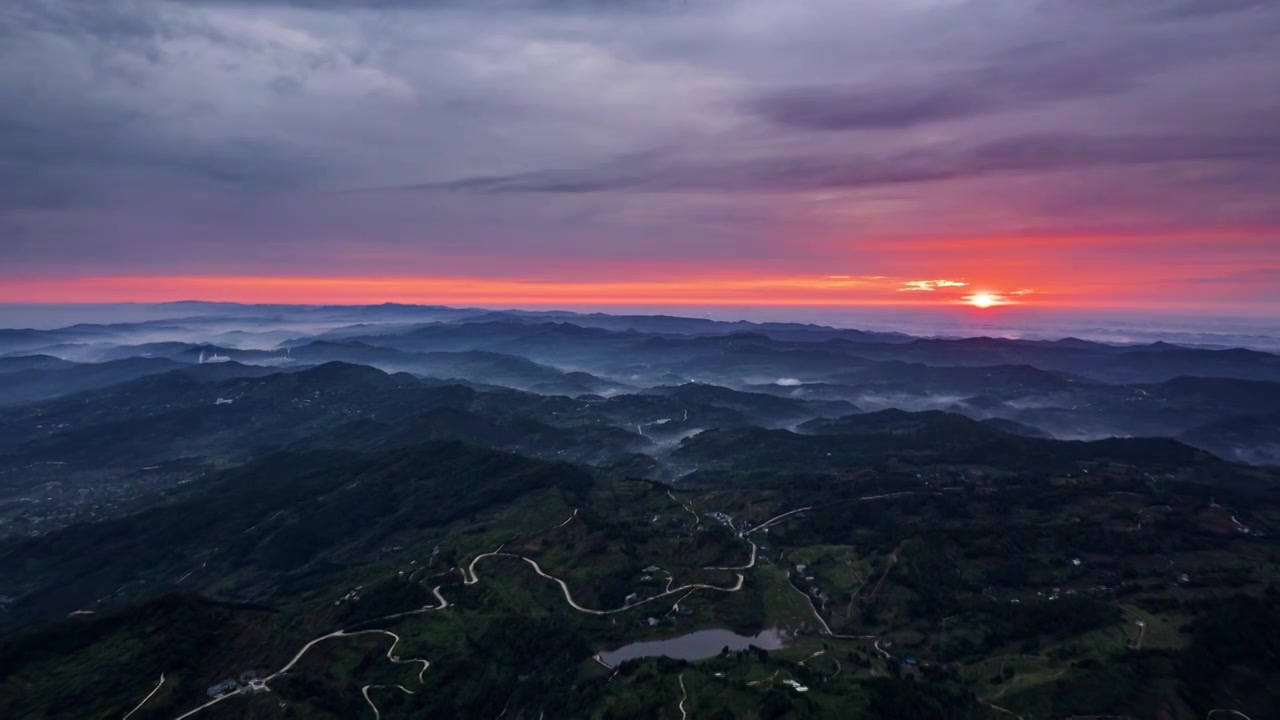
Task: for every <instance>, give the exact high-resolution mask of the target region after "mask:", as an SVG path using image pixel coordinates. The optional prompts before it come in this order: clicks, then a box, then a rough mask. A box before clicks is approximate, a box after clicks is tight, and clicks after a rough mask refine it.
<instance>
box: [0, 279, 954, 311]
mask: <svg viewBox="0 0 1280 720" xmlns="http://www.w3.org/2000/svg"><path fill="white" fill-rule="evenodd" d="M921 282H922V281H917V280H905V279H901V278H890V277H884V276H857V275H824V276H814V277H789V276H779V277H704V278H698V279H670V280H619V281H579V282H564V281H547V280H536V279H505V278H465V277H322V276H285V277H278V276H146V277H136V276H130V277H86V278H71V279H56V280H55V279H28V278H21V279H11V280H6V281H4V282H3V283H0V302H8V303H112V302H170V301H176V300H208V301H219V302H246V303H282V304H289V303H296V304H321V303H323V304H334V305H343V304H376V303H382V302H401V303H424V304H453V305H459V304H462V305H465V304H472V305H481V306H484V305H505V306H512V307H515V306H524V305H534V306H554V305H672V306H676V305H695V306H696V305H724V306H735V305H737V306H850V307H853V306H931V305H932V306H937V305H948V304H953V303H954V302H955V301H956V299H957V297H959V293H960V291H961V290H962V289H963V288H965V287H966V286H967V283H964V282H962V281H958V280H957V281H927V282H928V283H929V284H930V285H933V284H935V283H942V284H939V285H937V287H936V288H935V289H929V291H927V292H903V290H904V289H909V290H910V289H914V290H919V289H920V288H919V287H918V286H919V285H920V284H921Z"/></svg>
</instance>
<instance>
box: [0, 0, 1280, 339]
mask: <svg viewBox="0 0 1280 720" xmlns="http://www.w3.org/2000/svg"><path fill="white" fill-rule="evenodd" d="M1277 37H1280V2H1274V1H1273V0H1107V1H1106V2H1092V1H1089V0H785V1H782V0H419V1H411V0H252V1H251V0H150V1H148V0H113V1H112V2H103V1H102V0H5V2H3V3H0V302H8V303H69V302H75V303H83V302H129V301H136V302H153V301H163V300H176V299H189V298H198V299H207V300H237V301H244V302H256V301H272V302H332V303H361V302H383V301H399V302H430V303H447V304H455V305H500V306H551V305H557V306H566V307H568V306H572V307H592V306H610V307H613V306H624V307H625V306H637V307H639V306H645V307H650V306H656V307H686V308H696V307H702V306H707V307H711V306H715V307H730V308H732V307H742V308H752V307H768V308H781V309H786V308H805V307H816V306H822V307H849V308H862V309H875V308H888V309H893V308H899V309H900V308H917V307H922V308H929V307H939V308H946V307H955V306H960V307H965V308H969V309H973V310H978V309H980V308H985V310H984V311H985V312H989V313H999V312H1007V311H1009V310H1010V309H1011V308H1013V307H1015V306H1023V307H1028V308H1041V309H1062V310H1080V311H1089V312H1094V313H1105V312H1111V311H1125V312H1139V313H1141V312H1152V313H1156V312H1159V313H1186V314H1193V315H1212V316H1215V317H1219V316H1227V317H1235V316H1239V317H1276V316H1280V79H1278V78H1277V75H1276V68H1277V67H1280V43H1277V42H1276V41H1275V39H1276V38H1277Z"/></svg>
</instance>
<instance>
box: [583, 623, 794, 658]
mask: <svg viewBox="0 0 1280 720" xmlns="http://www.w3.org/2000/svg"><path fill="white" fill-rule="evenodd" d="M785 644H786V636H785V635H783V633H782V631H781V630H779V629H777V628H769V629H768V630H765V631H764V632H761V633H760V634H759V635H756V636H755V637H750V636H747V635H739V634H737V633H735V632H731V631H729V630H699V631H697V632H691V633H689V634H687V635H681V636H680V637H674V638H671V639H669V640H649V641H645V642H637V643H631V644H630V645H624V646H622V647H620V648H618V649H617V650H610V651H608V652H602V653H600V659H601V660H603V661H604V662H605V663H606V664H608V665H609V666H610V667H617V666H618V665H620V664H622V663H624V662H626V661H628V660H634V659H636V658H646V657H669V658H673V659H676V660H690V661H692V660H706V659H707V658H712V657H715V656H716V655H719V654H720V651H721V650H723V649H725V648H726V647H727V648H729V649H730V650H746V649H747V648H750V647H758V648H760V649H762V650H779V649H781V648H782V647H783V646H784V645H785Z"/></svg>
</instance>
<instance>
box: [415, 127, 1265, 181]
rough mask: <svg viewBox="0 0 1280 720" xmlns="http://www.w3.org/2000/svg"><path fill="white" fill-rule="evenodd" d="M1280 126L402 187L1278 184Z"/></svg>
mask: <svg viewBox="0 0 1280 720" xmlns="http://www.w3.org/2000/svg"><path fill="white" fill-rule="evenodd" d="M1278 160H1280V131H1277V132H1276V133H1270V134H1262V135H1256V136H1244V135H1232V134H1221V135H1198V136H1197V135H1163V136H1161V135H1132V136H1124V135H1111V136H1107V135H1087V134H1076V133H1063V134H1050V133H1037V134H1026V135H1022V136H1015V137H1007V138H1002V139H998V140H993V141H989V142H985V143H981V144H977V145H974V146H970V147H957V146H952V145H948V146H941V147H939V146H934V145H925V146H922V147H917V148H904V149H900V150H898V151H897V152H894V153H888V154H871V153H866V154H861V155H859V154H851V153H845V154H843V155H839V154H833V155H827V156H822V157H820V156H815V155H794V156H787V155H781V156H776V157H766V158H761V159H755V160H747V161H735V160H732V159H724V158H720V157H716V158H708V159H706V160H687V159H684V158H683V157H680V156H677V155H676V154H670V155H656V154H655V155H650V156H637V157H630V158H626V159H623V160H618V161H614V162H610V163H607V164H603V165H599V166H595V167H588V168H581V169H570V170H559V171H556V170H550V171H540V172H532V173H520V174H515V175H506V176H488V177H472V178H463V179H459V180H452V181H445V182H438V183H420V184H414V185H406V186H402V187H400V188H391V189H402V190H431V191H453V192H474V193H552V194H555V193H569V194H574V193H595V192H617V191H642V192H680V191H692V190H696V191H722V192H740V191H806V190H821V189H835V188H846V189H852V188H867V187H879V186H893V185H902V184H911V183H927V182H937V181H946V180H963V179H975V178H983V177H989V176H993V175H1003V174H1009V173H1046V172H1049V173H1051V172H1058V171H1065V170H1078V169H1082V168H1099V169H1101V168H1106V167H1118V166H1143V165H1160V164H1174V163H1196V162H1214V163H1232V164H1234V165H1235V166H1238V167H1248V168H1256V169H1257V170H1259V171H1261V172H1262V173H1265V174H1266V176H1267V180H1268V182H1270V183H1274V184H1275V185H1276V186H1280V172H1278V171H1276V170H1275V167H1276V162H1277V161H1278Z"/></svg>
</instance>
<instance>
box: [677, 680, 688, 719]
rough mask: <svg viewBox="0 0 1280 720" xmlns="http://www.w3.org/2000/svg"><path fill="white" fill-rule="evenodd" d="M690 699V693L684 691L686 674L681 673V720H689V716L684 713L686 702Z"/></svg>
mask: <svg viewBox="0 0 1280 720" xmlns="http://www.w3.org/2000/svg"><path fill="white" fill-rule="evenodd" d="M688 699H689V691H688V690H685V689H684V673H680V705H679V708H680V720H689V714H688V713H686V712H685V711H684V701H685V700H688Z"/></svg>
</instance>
